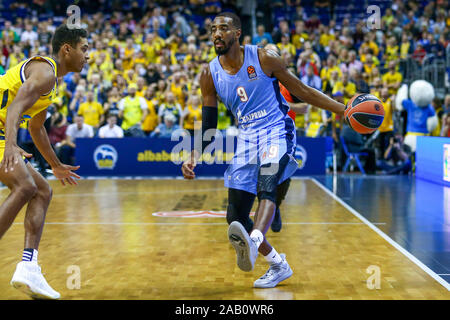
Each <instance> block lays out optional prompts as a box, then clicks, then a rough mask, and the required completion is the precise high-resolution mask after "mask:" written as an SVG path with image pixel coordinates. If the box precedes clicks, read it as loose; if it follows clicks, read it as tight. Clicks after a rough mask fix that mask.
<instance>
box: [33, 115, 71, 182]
mask: <svg viewBox="0 0 450 320" xmlns="http://www.w3.org/2000/svg"><path fill="white" fill-rule="evenodd" d="M46 116H47V109H45V110H43V111H41V112H40V113H38V114H37V115H36V116H34V117H33V118H32V119H31V120H30V123H29V126H28V130H29V132H30V135H31V138H32V139H33V142H34V144H35V145H36V147H37V148H38V150H39V152H40V153H41V154H42V156H43V157H44V159H45V160H46V161H47V162H48V164H49V165H50V167H51V168H52V171H53V174H54V175H55V177H56V178H57V179H59V180H60V181H61V183H62V184H63V185H65V184H66V183H68V184H72V185H76V184H77V182H76V180H75V178H77V179H79V178H80V176H78V175H77V174H76V173H74V172H72V171H73V170H77V169H78V168H80V166H76V167H74V166H69V165H66V164H62V163H61V162H60V161H59V159H58V157H57V156H56V154H55V151H53V148H52V146H51V144H50V140H49V138H48V135H47V131H46V130H45V127H44V122H45V119H46Z"/></svg>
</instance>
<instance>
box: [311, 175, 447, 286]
mask: <svg viewBox="0 0 450 320" xmlns="http://www.w3.org/2000/svg"><path fill="white" fill-rule="evenodd" d="M311 180H312V181H313V182H314V183H315V184H316V185H317V186H318V187H319V188H321V189H322V190H323V191H325V192H326V193H327V194H328V195H330V196H331V197H332V198H333V199H334V200H336V201H337V202H339V203H340V204H341V205H342V206H343V207H344V208H345V209H347V210H348V211H350V212H351V213H352V214H353V215H354V216H356V217H357V218H358V219H360V220H361V221H362V222H364V223H365V224H366V225H367V226H368V227H369V228H370V229H372V230H373V231H375V232H376V233H377V234H378V235H379V236H380V237H382V238H383V239H384V240H386V241H387V242H389V243H390V244H391V245H392V246H393V247H394V248H396V249H397V250H398V251H400V252H401V253H402V254H403V255H405V256H406V257H407V258H408V259H409V260H411V261H412V262H414V263H415V264H416V265H417V266H418V267H419V268H421V269H422V270H423V271H425V272H426V273H427V274H428V275H429V276H431V277H432V278H433V279H434V280H436V281H437V282H439V283H440V284H441V285H442V286H443V287H444V288H446V289H447V290H448V291H450V284H449V283H448V282H447V281H445V280H444V279H442V278H441V277H440V276H439V275H438V274H436V273H435V272H434V271H433V270H431V269H430V268H428V267H427V266H426V265H425V264H423V263H422V262H421V261H420V260H418V259H417V258H416V257H414V256H413V255H412V254H411V253H409V252H408V251H407V250H405V249H404V248H403V247H402V246H400V245H399V244H398V243H397V242H395V241H394V240H392V239H391V238H390V237H389V236H388V235H386V234H385V233H384V232H383V231H381V230H380V229H378V228H377V227H376V226H375V225H374V224H373V223H372V222H370V221H369V220H367V219H366V218H364V217H363V216H362V215H361V214H360V213H358V211H356V210H355V209H353V208H352V207H350V206H349V205H348V204H347V203H345V202H344V201H343V200H342V199H341V198H340V197H338V196H337V195H336V194H334V193H333V192H331V191H330V190H328V189H327V188H326V187H325V186H324V185H323V184H321V183H320V182H319V181H317V180H316V179H315V178H311Z"/></svg>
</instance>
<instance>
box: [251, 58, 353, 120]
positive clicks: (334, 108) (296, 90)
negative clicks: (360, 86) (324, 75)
mask: <svg viewBox="0 0 450 320" xmlns="http://www.w3.org/2000/svg"><path fill="white" fill-rule="evenodd" d="M258 54H259V61H260V62H261V67H262V69H263V71H264V73H265V74H266V75H268V76H270V77H275V78H277V79H278V80H279V81H280V82H281V84H282V85H283V86H285V87H286V89H287V90H288V91H289V92H290V93H291V94H293V95H294V96H296V97H297V98H299V99H302V100H303V101H304V102H306V103H309V104H311V105H313V106H317V107H319V108H322V109H325V110H329V111H331V112H334V113H337V114H341V115H343V114H344V110H345V106H344V105H343V104H342V103H339V102H337V101H335V100H333V99H331V98H330V97H328V96H327V95H325V94H323V93H322V92H320V91H318V90H316V89H314V88H311V87H309V86H307V85H305V84H304V83H303V82H301V81H300V79H298V78H297V77H296V76H295V75H294V74H292V72H291V71H289V69H288V68H287V66H286V64H285V63H284V61H283V59H282V58H281V57H280V56H279V55H277V54H276V53H274V52H272V51H270V50H264V49H259V50H258Z"/></svg>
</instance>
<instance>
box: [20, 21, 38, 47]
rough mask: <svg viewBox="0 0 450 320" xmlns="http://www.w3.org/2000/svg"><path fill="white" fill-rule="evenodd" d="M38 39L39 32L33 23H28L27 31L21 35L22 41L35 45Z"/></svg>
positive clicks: (25, 43)
mask: <svg viewBox="0 0 450 320" xmlns="http://www.w3.org/2000/svg"><path fill="white" fill-rule="evenodd" d="M36 40H38V33H37V32H36V31H34V30H33V25H31V24H29V23H28V24H26V25H25V31H24V32H22V34H21V36H20V41H21V42H22V43H23V44H24V45H26V46H30V47H31V46H33V45H34V42H35V41H36Z"/></svg>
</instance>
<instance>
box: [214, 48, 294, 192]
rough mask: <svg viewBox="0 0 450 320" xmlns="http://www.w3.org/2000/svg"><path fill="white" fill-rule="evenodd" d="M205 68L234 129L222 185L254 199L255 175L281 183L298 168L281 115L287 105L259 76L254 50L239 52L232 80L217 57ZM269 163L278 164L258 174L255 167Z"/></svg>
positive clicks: (290, 130)
mask: <svg viewBox="0 0 450 320" xmlns="http://www.w3.org/2000/svg"><path fill="white" fill-rule="evenodd" d="M209 67H210V70H211V75H212V78H213V81H214V85H215V87H216V92H217V94H218V95H219V97H220V99H221V100H222V101H223V103H224V104H225V105H226V106H227V108H228V109H229V110H230V111H231V112H232V113H233V115H234V116H235V117H236V119H237V120H238V124H239V129H240V132H239V137H238V139H237V147H236V152H235V154H234V157H233V159H232V161H231V163H230V166H229V167H228V169H227V170H226V171H225V174H224V178H225V186H226V187H227V188H233V189H238V190H244V191H247V192H250V193H253V194H257V183H258V179H259V176H260V174H262V175H266V174H270V175H275V176H277V177H278V183H282V182H283V181H285V180H286V179H288V178H289V177H290V176H292V175H293V174H294V172H295V170H296V169H297V167H298V164H297V162H296V161H295V158H294V152H295V145H296V137H295V125H294V121H293V120H292V118H291V117H289V116H288V115H287V113H288V111H289V105H288V103H287V102H286V100H285V99H284V98H283V96H282V95H281V93H280V87H279V85H278V80H277V79H276V78H270V77H268V76H267V75H266V74H264V72H263V70H262V68H261V65H260V64H259V57H258V47H257V46H251V45H246V46H245V47H244V63H243V65H242V67H241V69H240V70H239V71H238V72H237V73H236V74H235V75H230V74H228V73H226V72H225V70H223V68H222V66H221V65H220V62H219V58H218V57H217V58H215V59H214V60H213V61H211V62H210V64H209ZM283 159H286V160H283ZM269 163H270V164H272V163H278V164H279V165H278V166H270V167H268V168H270V170H268V171H267V170H261V171H260V166H262V165H265V164H269Z"/></svg>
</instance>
